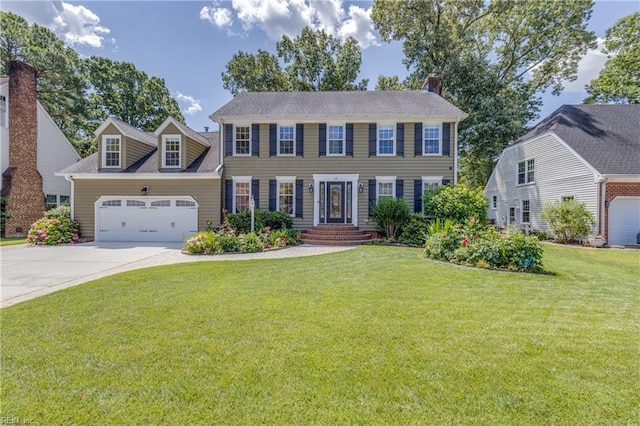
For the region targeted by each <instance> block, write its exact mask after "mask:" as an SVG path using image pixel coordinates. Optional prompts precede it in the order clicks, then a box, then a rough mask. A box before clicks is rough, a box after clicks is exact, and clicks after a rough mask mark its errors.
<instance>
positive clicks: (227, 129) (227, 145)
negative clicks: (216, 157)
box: [224, 124, 233, 157]
mask: <svg viewBox="0 0 640 426" xmlns="http://www.w3.org/2000/svg"><path fill="white" fill-rule="evenodd" d="M224 155H225V156H227V157H229V156H231V155H233V124H225V125H224Z"/></svg>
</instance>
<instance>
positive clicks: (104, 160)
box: [101, 135, 122, 169]
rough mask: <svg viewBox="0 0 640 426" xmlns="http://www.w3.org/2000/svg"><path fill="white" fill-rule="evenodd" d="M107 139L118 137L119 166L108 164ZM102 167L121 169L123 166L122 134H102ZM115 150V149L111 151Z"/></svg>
mask: <svg viewBox="0 0 640 426" xmlns="http://www.w3.org/2000/svg"><path fill="white" fill-rule="evenodd" d="M107 139H117V140H118V165H117V166H107V146H106V143H105V141H106V140H107ZM101 151H102V164H101V166H102V168H103V169H121V168H122V135H102V144H101ZM110 152H115V151H110Z"/></svg>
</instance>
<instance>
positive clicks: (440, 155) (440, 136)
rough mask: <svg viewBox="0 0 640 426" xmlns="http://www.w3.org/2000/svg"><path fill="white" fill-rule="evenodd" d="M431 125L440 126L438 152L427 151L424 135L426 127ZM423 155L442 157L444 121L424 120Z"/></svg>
mask: <svg viewBox="0 0 640 426" xmlns="http://www.w3.org/2000/svg"><path fill="white" fill-rule="evenodd" d="M427 126H430V127H435V126H438V153H437V154H433V153H426V152H425V151H426V150H425V149H424V148H425V145H424V143H425V137H424V130H425V127H427ZM421 136H422V156H423V157H442V123H433V122H423V123H422V135H421Z"/></svg>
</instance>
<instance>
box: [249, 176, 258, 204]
mask: <svg viewBox="0 0 640 426" xmlns="http://www.w3.org/2000/svg"><path fill="white" fill-rule="evenodd" d="M251 195H252V196H253V201H254V202H255V203H256V209H260V181H259V180H258V179H251Z"/></svg>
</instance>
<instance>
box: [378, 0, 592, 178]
mask: <svg viewBox="0 0 640 426" xmlns="http://www.w3.org/2000/svg"><path fill="white" fill-rule="evenodd" d="M592 5H593V2H592V1H591V0H567V1H564V2H561V3H558V2H556V3H554V2H549V1H546V0H527V1H525V0H516V1H513V0H493V1H490V2H484V1H482V0H405V1H390V0H375V1H374V5H373V11H372V19H373V21H374V24H375V26H376V29H377V30H378V31H379V32H380V35H381V36H382V39H383V40H385V41H392V40H398V41H402V43H403V52H404V55H405V59H404V61H403V62H404V64H405V66H406V67H407V69H408V70H409V76H408V77H407V79H406V80H405V81H404V82H403V85H404V86H406V87H407V88H411V89H419V88H420V87H421V85H422V83H423V81H424V79H425V78H426V77H427V75H429V74H436V75H438V76H440V77H441V78H442V82H443V93H442V95H443V97H445V98H446V99H448V100H449V101H451V102H452V103H453V104H455V105H456V106H458V107H459V108H461V109H462V110H464V111H466V112H467V113H469V117H468V118H467V119H465V120H464V121H463V122H461V125H460V138H459V146H460V151H461V152H460V154H461V170H462V172H463V176H462V177H463V179H462V180H463V181H464V182H467V183H469V184H471V185H476V186H477V185H484V184H485V183H486V180H487V179H488V177H489V174H490V171H491V169H492V167H493V165H494V162H495V159H496V157H497V155H498V154H499V153H500V152H501V151H502V149H503V148H504V147H505V146H507V144H508V143H509V141H511V140H514V139H516V138H517V137H519V136H520V135H522V134H523V133H524V132H525V131H526V130H527V124H528V122H529V121H530V120H532V119H534V118H536V117H537V114H538V112H539V107H540V94H541V93H542V92H543V91H545V90H551V91H552V92H553V93H554V94H559V93H560V91H561V90H562V87H563V86H562V83H563V81H565V80H572V79H575V78H576V77H577V75H576V72H577V67H578V61H579V59H580V58H581V57H582V56H583V55H584V54H585V53H586V52H587V50H588V49H589V48H592V47H594V46H595V36H594V34H593V33H592V32H589V31H587V30H586V24H587V21H588V20H589V18H590V16H591V8H592ZM392 78H393V77H388V76H381V77H380V78H379V79H378V86H379V87H382V88H384V87H389V85H391V87H397V86H396V85H395V84H391V83H394V80H393V79H392Z"/></svg>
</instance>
